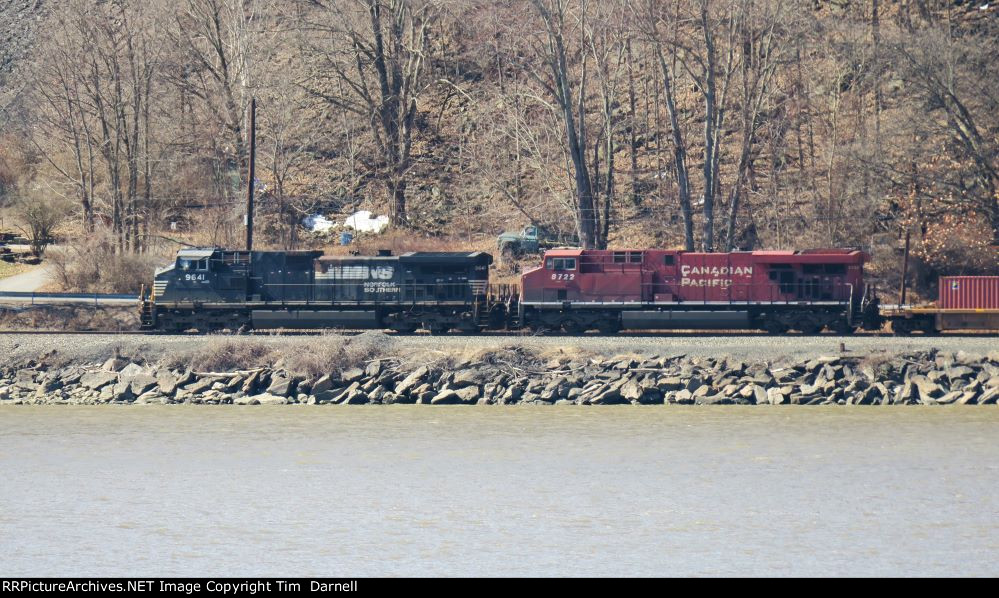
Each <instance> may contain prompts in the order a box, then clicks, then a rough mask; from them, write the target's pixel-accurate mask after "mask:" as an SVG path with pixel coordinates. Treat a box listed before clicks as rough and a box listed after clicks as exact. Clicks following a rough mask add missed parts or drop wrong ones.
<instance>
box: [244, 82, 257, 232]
mask: <svg viewBox="0 0 999 598" xmlns="http://www.w3.org/2000/svg"><path fill="white" fill-rule="evenodd" d="M256 159H257V98H251V99H250V176H249V179H248V181H247V184H246V187H247V191H246V250H247V251H253V181H254V177H255V176H256V174H255V172H254V167H255V166H256V164H255V162H256Z"/></svg>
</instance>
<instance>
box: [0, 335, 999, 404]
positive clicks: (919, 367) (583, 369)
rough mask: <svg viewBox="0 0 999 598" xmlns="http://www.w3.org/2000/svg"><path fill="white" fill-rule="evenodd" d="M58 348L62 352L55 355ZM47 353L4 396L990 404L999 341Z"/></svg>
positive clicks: (20, 370)
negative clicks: (723, 349)
mask: <svg viewBox="0 0 999 598" xmlns="http://www.w3.org/2000/svg"><path fill="white" fill-rule="evenodd" d="M54 354H55V352H53V353H52V355H54ZM49 357H51V355H50V356H43V357H41V358H39V359H35V360H28V361H27V362H24V363H21V364H18V365H16V366H10V367H8V368H7V369H5V370H3V371H0V405H38V404H53V405H93V404H112V405H141V404H175V403H190V404H223V405H228V404H231V405H273V404H308V405H363V404H393V403H418V404H429V405H456V404H462V405H471V404H479V405H493V404H500V405H509V404H544V405H551V404H575V405H618V404H635V405H639V404H640V405H661V404H681V405H688V404H692V405H720V404H742V405H831V404H840V405H900V404H905V405H947V404H955V405H975V404H978V405H987V404H996V403H997V401H999V351H993V352H991V353H989V354H988V355H987V356H982V355H973V354H968V353H965V352H963V351H958V352H957V353H950V352H941V351H937V350H930V351H921V352H913V353H901V354H896V355H887V354H873V355H864V356H852V355H847V354H843V355H830V356H824V357H818V358H814V359H802V360H796V361H790V362H787V363H780V364H776V363H770V362H767V361H745V360H739V359H734V358H726V357H721V358H715V357H703V356H685V355H671V356H617V357H612V358H606V357H584V356H562V357H548V358H545V357H541V356H538V355H534V354H531V353H530V352H529V351H527V350H526V349H523V348H507V349H502V350H498V351H495V352H491V353H487V354H483V355H478V356H475V357H474V358H467V357H466V358H464V359H461V358H456V359H448V360H437V361H435V362H430V363H426V364H422V365H420V364H418V363H414V362H412V361H407V360H403V359H401V358H399V357H395V356H385V357H381V356H376V357H375V358H372V359H366V360H364V361H363V362H361V363H359V364H357V366H356V367H349V368H346V369H342V370H340V371H336V372H331V373H329V374H325V375H319V376H305V375H301V374H295V373H292V372H289V371H287V370H285V369H283V368H282V364H281V363H280V361H279V362H277V363H275V364H273V365H271V366H267V367H255V368H250V369H240V370H235V371H224V372H212V371H196V370H191V369H189V368H184V369H181V368H177V367H173V368H171V367H168V366H165V365H156V364H148V363H144V362H143V360H142V359H135V360H133V359H129V358H126V357H122V356H113V357H110V358H109V359H107V360H106V361H104V362H103V363H99V364H98V363H93V364H86V363H84V364H78V363H77V364H68V365H59V364H58V361H56V360H53V359H50V358H49Z"/></svg>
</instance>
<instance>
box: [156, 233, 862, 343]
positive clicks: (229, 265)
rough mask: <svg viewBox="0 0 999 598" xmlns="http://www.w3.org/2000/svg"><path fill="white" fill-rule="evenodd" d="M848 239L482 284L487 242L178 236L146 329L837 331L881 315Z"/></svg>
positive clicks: (598, 265) (587, 254)
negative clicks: (330, 250) (375, 246)
mask: <svg viewBox="0 0 999 598" xmlns="http://www.w3.org/2000/svg"><path fill="white" fill-rule="evenodd" d="M865 259H866V255H865V254H864V253H863V252H861V251H855V250H848V249H830V250H812V251H754V252H734V253H696V252H684V251H674V250H655V249H645V250H581V249H556V250H551V251H548V252H547V253H546V254H545V257H544V259H543V261H542V263H541V264H540V265H539V266H538V267H536V268H533V269H530V270H528V271H525V272H524V274H523V275H522V276H521V280H520V288H517V286H516V285H489V266H490V264H491V263H492V257H491V256H490V255H489V254H487V253H482V252H471V253H457V252H454V253H437V252H412V253H406V254H403V255H399V256H393V255H391V254H390V253H389V252H380V254H379V255H378V256H371V257H356V256H343V257H340V256H323V255H322V253H321V252H317V251H252V252H248V251H239V250H225V249H218V248H209V249H184V250H181V251H180V252H178V254H177V260H176V262H175V263H174V264H172V265H170V266H168V267H166V268H162V269H160V270H157V272H156V276H155V280H154V282H153V286H152V293H151V295H150V296H148V297H146V296H144V297H143V299H142V323H143V326H144V327H145V328H147V329H159V330H168V331H184V330H191V329H196V330H198V331H199V332H205V331H212V330H221V329H230V330H239V329H249V328H306V329H317V328H350V329H355V328H374V329H390V330H395V331H398V332H403V333H408V332H413V331H415V330H417V329H420V328H422V329H426V330H429V331H430V332H432V333H444V332H447V331H451V330H457V331H461V332H478V331H483V330H516V329H531V330H534V331H536V332H548V331H562V332H566V333H578V332H583V331H586V330H592V329H596V330H600V331H602V332H606V333H609V332H617V331H619V330H623V329H628V330H669V329H682V328H686V329H702V328H709V329H711V328H713V329H736V328H744V329H763V330H766V331H768V332H770V333H774V334H777V333H783V332H786V331H789V330H796V331H799V332H806V333H814V332H818V331H820V330H822V329H830V330H833V331H836V332H840V333H846V332H852V331H853V330H854V329H856V328H857V327H860V326H863V327H864V328H878V327H880V326H881V320H880V316H879V314H878V307H877V303H876V300H873V298H872V296H871V295H870V294H869V293H868V290H867V287H866V285H865V284H864V277H863V266H864V261H865Z"/></svg>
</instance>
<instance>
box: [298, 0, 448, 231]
mask: <svg viewBox="0 0 999 598" xmlns="http://www.w3.org/2000/svg"><path fill="white" fill-rule="evenodd" d="M313 4H315V5H316V6H317V7H319V8H321V9H322V10H321V14H319V15H316V14H313V13H314V11H309V12H308V13H307V18H308V19H309V22H310V25H309V30H310V33H311V34H310V35H306V36H304V37H303V42H304V44H303V48H304V50H305V51H306V52H308V53H309V54H310V55H311V56H312V58H314V61H313V62H312V64H311V70H310V72H309V74H308V77H307V78H306V79H305V80H304V81H303V82H302V86H303V87H304V88H305V89H306V90H308V91H309V93H311V94H312V95H313V96H315V97H316V98H319V99H320V100H322V101H324V102H326V103H328V104H329V105H330V106H332V107H334V108H337V109H340V110H343V111H345V112H349V113H350V114H352V115H354V116H356V117H359V118H360V119H362V120H363V122H365V123H366V124H367V128H368V132H369V133H370V134H371V136H372V137H373V140H374V142H375V145H376V147H377V148H378V155H377V157H376V158H375V159H374V160H373V161H372V162H371V164H370V166H371V167H372V168H373V169H374V170H376V171H377V172H378V173H379V174H380V175H381V176H382V177H383V180H384V181H385V185H386V190H387V192H388V196H389V206H390V210H389V211H390V218H391V221H392V224H393V225H395V226H405V225H407V223H408V217H407V213H406V188H407V185H408V184H409V171H410V168H411V167H412V163H413V162H412V149H413V134H414V128H415V119H416V111H417V106H418V100H419V98H420V96H421V94H423V93H424V92H425V91H426V89H427V85H428V77H429V73H428V70H429V67H428V65H427V55H428V52H429V48H428V44H429V40H430V35H431V28H432V27H433V26H434V24H435V23H436V22H437V20H438V18H439V11H440V9H439V7H438V6H437V4H436V3H435V2H431V1H426V0H348V1H341V2H335V1H332V0H316V1H315V2H314V3H313Z"/></svg>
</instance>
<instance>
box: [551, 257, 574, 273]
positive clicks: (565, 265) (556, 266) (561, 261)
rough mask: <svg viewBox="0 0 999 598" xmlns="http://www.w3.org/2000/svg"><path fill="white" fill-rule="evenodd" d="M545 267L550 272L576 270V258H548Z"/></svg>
mask: <svg viewBox="0 0 999 598" xmlns="http://www.w3.org/2000/svg"><path fill="white" fill-rule="evenodd" d="M545 267H546V268H548V269H549V270H556V271H558V270H575V269H576V258H574V257H556V258H548V259H547V260H546V261H545Z"/></svg>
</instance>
